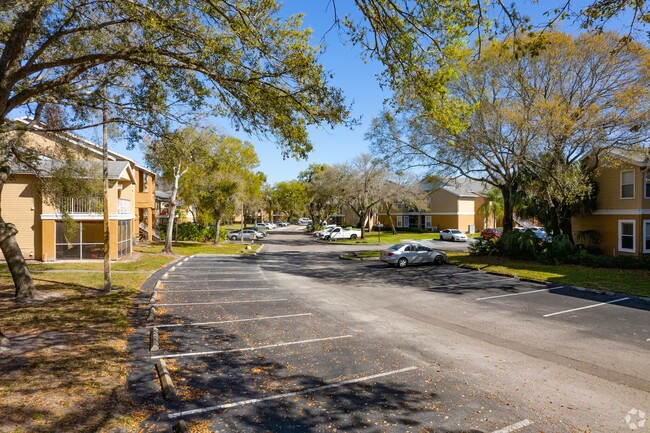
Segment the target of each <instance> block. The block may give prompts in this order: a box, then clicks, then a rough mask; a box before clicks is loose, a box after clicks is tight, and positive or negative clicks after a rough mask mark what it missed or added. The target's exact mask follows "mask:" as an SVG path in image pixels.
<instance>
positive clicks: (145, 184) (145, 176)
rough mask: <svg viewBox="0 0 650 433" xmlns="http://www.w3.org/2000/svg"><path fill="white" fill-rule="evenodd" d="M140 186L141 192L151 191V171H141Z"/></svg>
mask: <svg viewBox="0 0 650 433" xmlns="http://www.w3.org/2000/svg"><path fill="white" fill-rule="evenodd" d="M139 177H140V179H139V181H140V188H139V192H147V191H149V173H146V172H144V171H141V172H140V176H139Z"/></svg>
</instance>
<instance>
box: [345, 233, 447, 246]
mask: <svg viewBox="0 0 650 433" xmlns="http://www.w3.org/2000/svg"><path fill="white" fill-rule="evenodd" d="M406 239H411V240H440V234H439V233H408V232H398V233H397V234H396V235H394V234H392V233H390V232H381V239H380V236H379V235H378V233H377V232H369V233H368V232H367V233H365V234H364V238H363V239H355V240H353V241H352V240H339V241H333V242H336V243H337V244H345V245H356V244H381V245H393V244H397V243H399V242H401V241H403V240H406ZM380 241H381V242H380Z"/></svg>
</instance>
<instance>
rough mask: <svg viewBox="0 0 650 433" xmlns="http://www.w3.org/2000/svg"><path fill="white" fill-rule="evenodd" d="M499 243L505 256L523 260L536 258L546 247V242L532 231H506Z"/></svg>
mask: <svg viewBox="0 0 650 433" xmlns="http://www.w3.org/2000/svg"><path fill="white" fill-rule="evenodd" d="M497 244H498V247H499V249H500V251H501V254H502V255H503V256H505V257H509V258H512V259H521V260H536V259H537V258H538V257H539V256H540V254H541V252H542V249H543V247H544V242H543V241H540V240H539V239H538V238H537V236H535V233H533V232H530V231H524V232H519V231H509V232H506V233H504V234H503V236H501V238H500V239H499V241H498V242H497Z"/></svg>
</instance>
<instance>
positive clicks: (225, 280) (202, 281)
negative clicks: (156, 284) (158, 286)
mask: <svg viewBox="0 0 650 433" xmlns="http://www.w3.org/2000/svg"><path fill="white" fill-rule="evenodd" d="M233 281H235V282H236V281H265V280H264V279H263V278H246V279H241V278H214V279H209V280H168V279H165V281H163V283H165V284H167V283H221V282H233Z"/></svg>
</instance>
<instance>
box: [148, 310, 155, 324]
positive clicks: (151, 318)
mask: <svg viewBox="0 0 650 433" xmlns="http://www.w3.org/2000/svg"><path fill="white" fill-rule="evenodd" d="M155 317H156V307H153V306H152V307H149V315H148V316H147V322H153V319H154V318H155Z"/></svg>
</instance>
